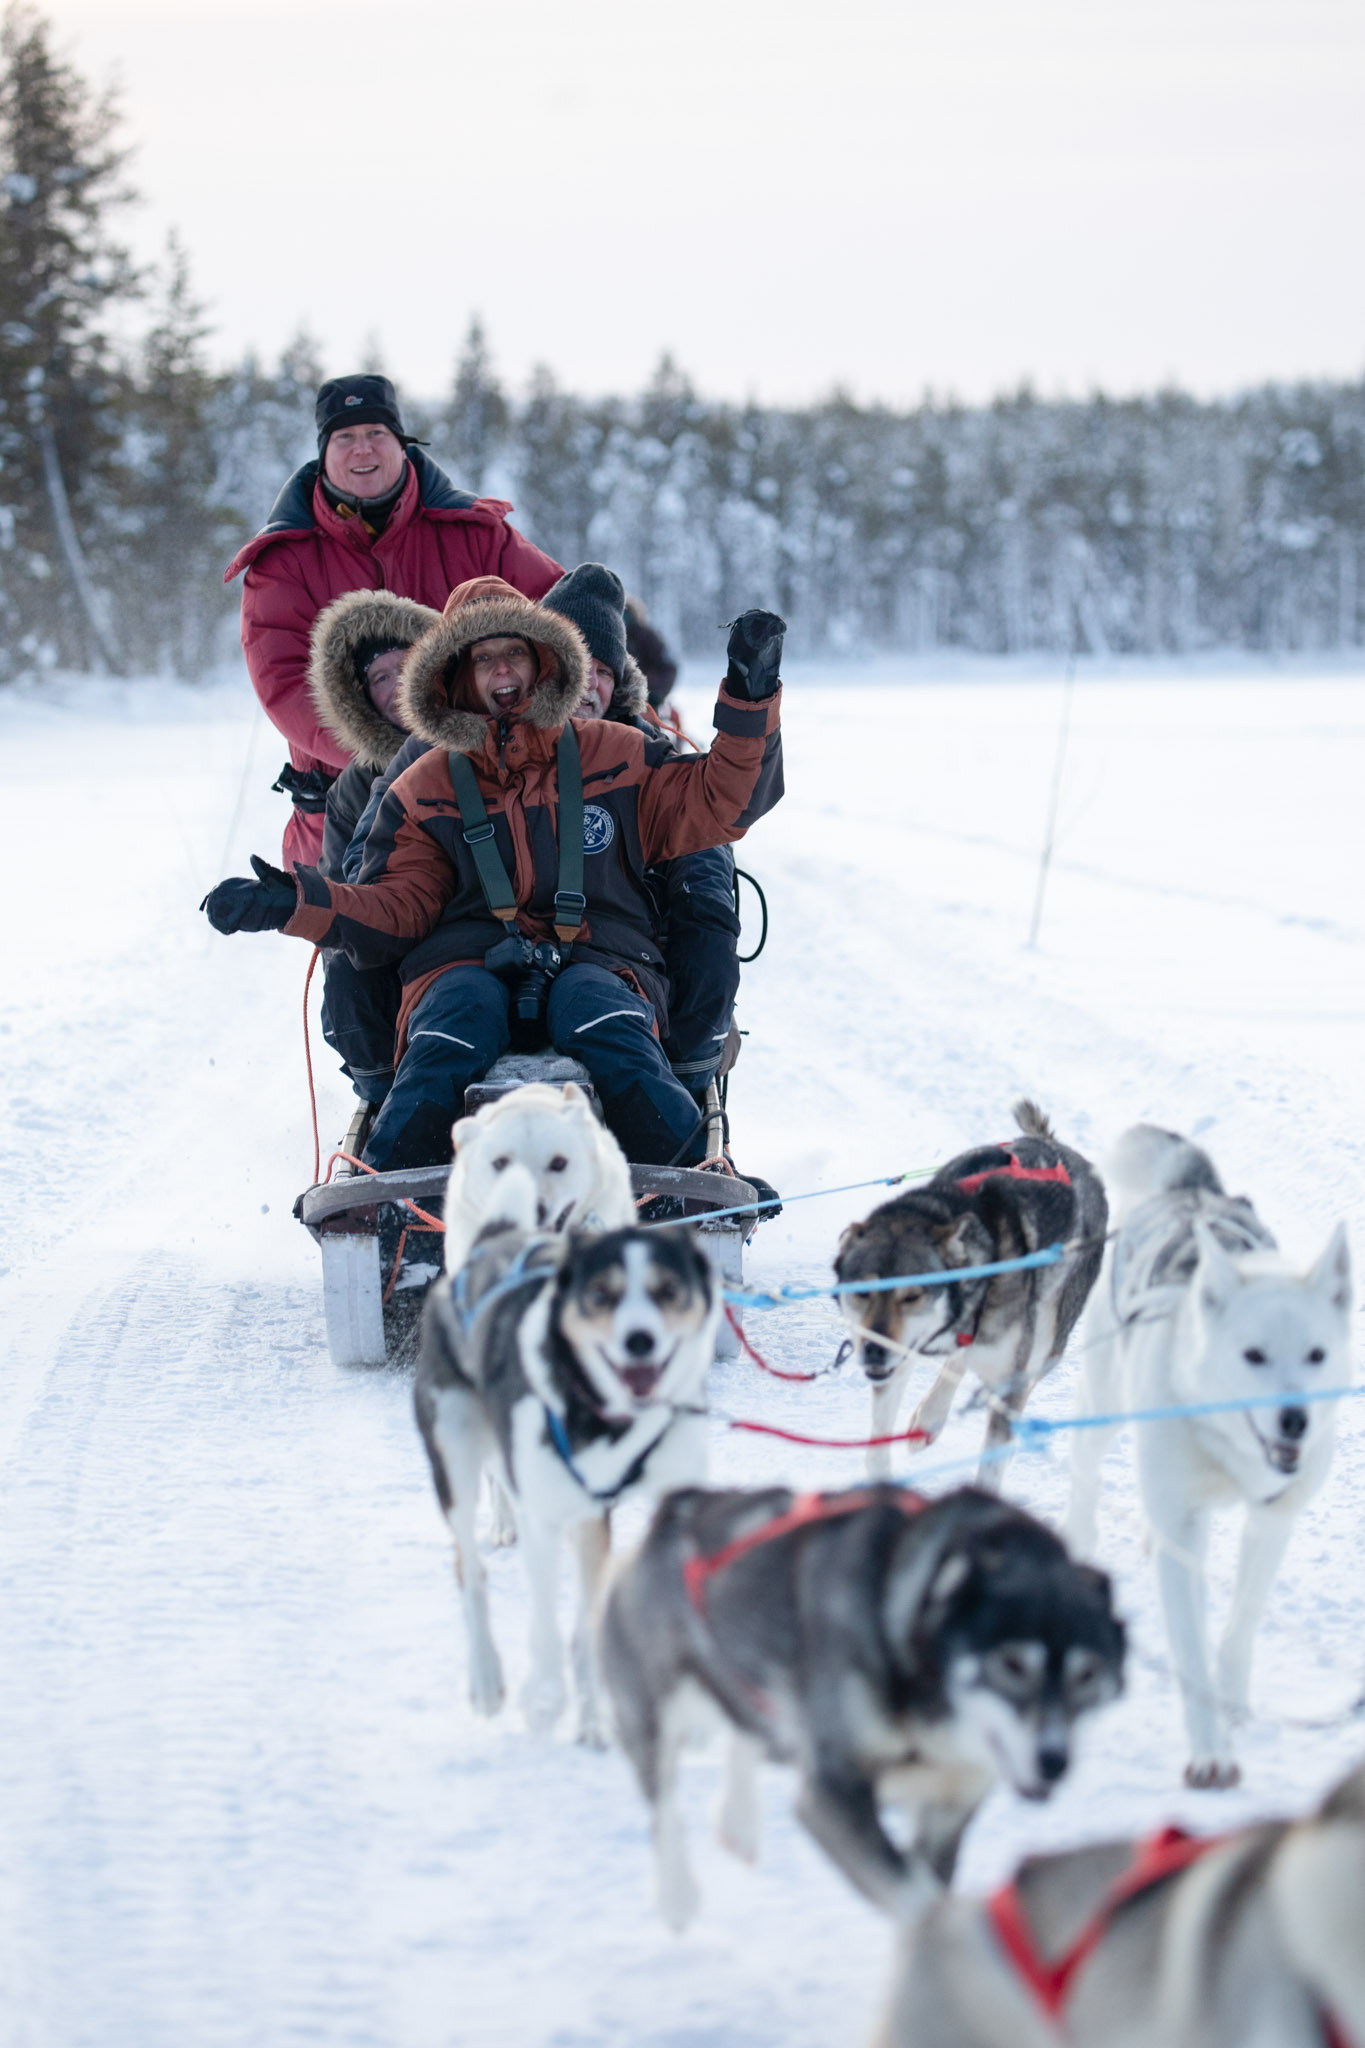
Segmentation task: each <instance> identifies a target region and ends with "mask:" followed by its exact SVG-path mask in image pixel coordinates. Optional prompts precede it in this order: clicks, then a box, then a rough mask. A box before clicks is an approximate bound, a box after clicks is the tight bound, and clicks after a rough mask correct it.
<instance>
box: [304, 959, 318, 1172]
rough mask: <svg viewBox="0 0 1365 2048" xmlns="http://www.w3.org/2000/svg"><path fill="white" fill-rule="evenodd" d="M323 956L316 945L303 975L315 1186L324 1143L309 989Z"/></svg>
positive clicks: (305, 1038) (306, 1059) (305, 1049)
mask: <svg viewBox="0 0 1365 2048" xmlns="http://www.w3.org/2000/svg"><path fill="white" fill-rule="evenodd" d="M321 958H322V948H321V946H314V948H313V957H312V959H311V960H310V961H309V962H308V972H307V974H305V975H304V977H303V1057H304V1060H305V1061H306V1063H307V1066H308V1107H309V1108H310V1109H311V1110H312V1112H313V1186H314V1187H316V1186H317V1184H318V1170H319V1167H320V1165H321V1161H322V1144H321V1141H320V1139H319V1138H318V1097H317V1090H316V1089H315V1088H314V1086H313V1048H312V1046H311V1044H310V1043H309V1039H308V989H309V984H310V983H311V982H312V979H313V969H314V968H315V967H316V966H317V964H318V962H319V960H321Z"/></svg>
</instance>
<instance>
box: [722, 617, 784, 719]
mask: <svg viewBox="0 0 1365 2048" xmlns="http://www.w3.org/2000/svg"><path fill="white" fill-rule="evenodd" d="M786 630H787V621H786V620H785V619H779V618H778V616H777V613H776V612H741V613H740V615H739V617H738V618H737V619H734V620H732V621H731V625H730V638H729V640H728V641H727V642H726V644H725V652H726V653H727V654H728V655H729V657H730V666H729V668H727V669H726V671H725V683H726V688H727V689H730V690H733V691H734V693H735V695H736V696H737V697H748V698H749V699H750V701H751V702H752V703H755V704H761V703H762V701H763V699H764V698H765V697H771V696H772V694H773V692H774V691H775V690H776V688H777V685H778V683H779V681H780V680H781V678H780V674H779V671H780V669H781V667H782V636H783V634H784V633H785V632H786Z"/></svg>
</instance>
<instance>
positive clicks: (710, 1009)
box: [663, 846, 739, 1097]
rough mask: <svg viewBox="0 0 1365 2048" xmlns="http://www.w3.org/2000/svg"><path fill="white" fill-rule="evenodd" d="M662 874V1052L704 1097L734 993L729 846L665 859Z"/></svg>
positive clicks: (735, 927)
mask: <svg viewBox="0 0 1365 2048" xmlns="http://www.w3.org/2000/svg"><path fill="white" fill-rule="evenodd" d="M663 872H664V873H665V875H666V877H667V880H666V885H665V886H666V894H665V902H666V908H667V925H666V928H665V933H664V957H665V959H666V960H667V963H668V981H669V989H670V994H669V1000H668V1036H667V1037H666V1038H665V1040H664V1051H665V1053H666V1054H667V1055H668V1058H669V1061H670V1063H671V1065H672V1067H673V1071H674V1073H675V1074H677V1075H678V1076H679V1078H680V1079H682V1080H683V1081H684V1082H685V1083H686V1085H687V1087H688V1088H689V1089H691V1090H692V1092H693V1094H695V1095H698V1096H703V1097H704V1096H705V1094H706V1084H707V1082H708V1081H709V1080H710V1079H711V1077H712V1075H713V1074H714V1073H715V1071H716V1068H717V1066H718V1065H719V1064H720V1056H721V1053H722V1052H723V1051H724V1049H725V1038H726V1033H727V1032H728V1031H729V1029H730V1021H731V1018H732V1017H733V1015H734V1009H735V996H736V995H737V993H738V991H739V918H738V917H737V916H736V914H735V861H734V855H733V854H732V853H731V851H730V849H729V847H728V846H708V847H704V848H703V849H702V851H701V852H700V853H687V854H683V855H682V856H681V857H680V858H679V859H677V860H673V861H670V862H669V863H668V866H667V868H666V869H665V870H664V871H663Z"/></svg>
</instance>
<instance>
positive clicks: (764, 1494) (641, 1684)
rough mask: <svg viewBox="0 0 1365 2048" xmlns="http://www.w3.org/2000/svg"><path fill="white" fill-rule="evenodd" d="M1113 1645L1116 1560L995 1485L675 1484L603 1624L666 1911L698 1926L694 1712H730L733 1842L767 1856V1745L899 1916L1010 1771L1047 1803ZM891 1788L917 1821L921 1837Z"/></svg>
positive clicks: (832, 1845)
mask: <svg viewBox="0 0 1365 2048" xmlns="http://www.w3.org/2000/svg"><path fill="white" fill-rule="evenodd" d="M1123 1653H1124V1633H1123V1625H1122V1623H1121V1622H1119V1621H1118V1620H1117V1619H1116V1618H1115V1615H1114V1612H1113V1607H1112V1604H1111V1601H1110V1593H1109V1581H1108V1580H1107V1579H1106V1578H1105V1577H1104V1575H1103V1573H1101V1572H1096V1571H1092V1570H1090V1569H1089V1568H1088V1567H1086V1566H1083V1565H1077V1564H1073V1563H1072V1561H1071V1559H1070V1558H1069V1557H1068V1555H1067V1553H1066V1550H1065V1549H1064V1547H1063V1545H1062V1543H1061V1542H1060V1540H1059V1539H1058V1538H1057V1537H1056V1536H1054V1535H1053V1534H1052V1532H1051V1531H1050V1530H1049V1529H1045V1528H1044V1527H1043V1525H1042V1524H1041V1523H1040V1522H1037V1521H1035V1520H1034V1519H1033V1518H1032V1517H1031V1516H1030V1515H1027V1514H1025V1513H1024V1512H1023V1511H1022V1509H1019V1508H1015V1507H1012V1506H1009V1505H1007V1504H1006V1503H1004V1502H1002V1501H1000V1500H998V1499H996V1498H995V1497H994V1496H993V1495H991V1494H986V1493H982V1492H980V1491H977V1490H975V1489H972V1488H962V1489H960V1490H959V1491H957V1492H955V1493H951V1494H948V1495H946V1496H945V1497H944V1498H942V1499H940V1500H935V1501H926V1500H924V1499H923V1498H922V1497H921V1496H919V1495H917V1494H914V1493H910V1492H907V1491H905V1490H904V1489H902V1488H900V1487H895V1486H875V1487H870V1488H868V1489H867V1490H865V1491H863V1492H854V1493H832V1494H808V1495H797V1494H793V1493H791V1492H789V1491H788V1490H787V1489H785V1488H781V1487H777V1488H767V1489H764V1490H763V1491H761V1492H739V1491H734V1492H711V1491H703V1490H702V1489H699V1488H690V1489H687V1490H685V1491H682V1492H679V1493H675V1494H673V1495H671V1496H670V1498H669V1499H667V1500H666V1501H664V1503H663V1505H662V1506H661V1507H660V1509H659V1511H658V1513H657V1514H656V1516H655V1518H654V1522H653V1525H652V1527H651V1528H650V1531H649V1533H648V1535H647V1536H646V1538H645V1541H644V1543H643V1545H642V1546H641V1548H640V1550H639V1551H638V1552H637V1554H636V1555H635V1557H634V1558H632V1559H631V1560H630V1561H629V1562H628V1563H627V1564H626V1565H625V1566H624V1567H623V1568H622V1569H621V1571H620V1572H619V1574H618V1576H617V1578H616V1580H615V1583H614V1584H613V1586H612V1588H611V1590H610V1592H609V1594H608V1597H607V1604H606V1609H605V1612H604V1615H603V1622H602V1660H603V1671H604V1675H605V1677H606V1681H607V1685H608V1688H609V1691H610V1694H611V1700H612V1706H613V1711H614V1715H615V1721H616V1728H617V1733H618V1735H619V1736H620V1739H621V1743H622V1745H623V1747H624V1748H625V1750H626V1753H627V1755H628V1756H629V1757H630V1759H631V1762H632V1763H633V1764H634V1766H635V1770H636V1773H637V1775H638V1778H639V1781H640V1787H641V1790H642V1791H643V1793H644V1795H645V1798H646V1800H647V1801H648V1802H649V1806H650V1810H651V1816H652V1820H653V1836H654V1851H655V1875H656V1885H657V1897H658V1904H659V1908H660V1911H661V1912H662V1914H663V1916H664V1918H665V1920H667V1921H668V1923H669V1925H670V1926H672V1927H675V1928H682V1927H684V1926H685V1925H686V1924H687V1922H688V1920H689V1919H690V1918H691V1917H692V1914H693V1913H694V1911H695V1910H696V1906H697V1903H698V1899H697V1889H696V1885H695V1882H694V1880H693V1877H692V1874H691V1870H690V1868H689V1865H688V1860H687V1854H686V1845H685V1842H684V1838H683V1831H682V1822H681V1818H680V1816H679V1812H678V1807H677V1798H676V1781H677V1770H678V1754H679V1749H680V1747H681V1745H682V1744H683V1743H684V1741H685V1740H686V1738H687V1735H688V1733H689V1730H690V1726H691V1724H692V1723H693V1722H694V1720H695V1718H696V1712H697V1709H698V1707H699V1706H700V1707H702V1708H703V1709H705V1708H706V1707H707V1706H708V1704H709V1706H710V1708H712V1709H719V1711H720V1713H721V1715H722V1716H723V1717H724V1718H725V1719H726V1720H727V1721H728V1722H729V1724H730V1730H731V1743H730V1756H729V1765H728V1772H727V1784H726V1791H725V1795H724V1799H723V1802H722V1808H721V1838H722V1840H723V1841H724V1842H725V1843H726V1844H727V1846H728V1847H730V1848H732V1849H733V1850H734V1851H735V1852H736V1853H737V1854H738V1855H740V1856H743V1857H744V1858H746V1859H747V1860H752V1859H753V1858H754V1857H755V1856H756V1855H757V1852H758V1809H757V1794H756V1785H755V1770H756V1765H757V1763H758V1760H759V1759H760V1757H763V1756H766V1757H768V1758H770V1759H771V1760H772V1761H774V1762H777V1763H787V1764H795V1765H796V1766H797V1768H798V1770H799V1772H800V1777H801V1788H800V1798H799V1805H798V1812H799V1814H800V1817H801V1819H802V1820H803V1821H804V1823H805V1825H806V1827H807V1828H809V1830H810V1832H811V1833H812V1834H813V1835H814V1836H815V1838H816V1840H817V1841H818V1842H819V1843H820V1845H821V1847H822V1848H823V1849H824V1850H825V1851H826V1853H827V1854H828V1855H829V1856H830V1857H832V1858H833V1860H834V1862H835V1863H837V1864H838V1866H839V1868H840V1869H841V1870H842V1871H843V1872H844V1875H845V1876H846V1877H847V1878H848V1879H849V1880H850V1882H851V1883H853V1884H854V1885H856V1886H857V1888H858V1890H859V1891H861V1892H863V1893H864V1894H865V1895H866V1897H868V1898H869V1899H871V1900H872V1901H873V1903H874V1904H875V1905H878V1906H880V1907H882V1908H883V1909H884V1910H885V1911H887V1912H889V1913H893V1914H897V1915H903V1914H910V1913H913V1912H915V1911H917V1910H918V1909H920V1908H921V1907H922V1906H923V1905H924V1904H926V1903H927V1901H928V1900H930V1899H931V1898H933V1897H935V1896H937V1893H938V1891H939V1889H940V1887H941V1886H942V1885H943V1884H946V1883H947V1882H948V1880H949V1879H950V1878H951V1876H952V1871H953V1866H954V1863H955V1861H956V1857H957V1848H958V1842H959V1840H960V1838H961V1835H962V1832H963V1829H964V1828H965V1827H966V1825H967V1823H968V1821H969V1820H970V1819H971V1817H972V1815H973V1813H975V1811H976V1809H977V1807H978V1806H979V1805H980V1803H981V1801H982V1800H983V1799H984V1798H985V1796H986V1794H987V1792H988V1791H989V1790H990V1789H991V1787H992V1785H994V1784H995V1783H996V1781H997V1780H998V1779H999V1778H1001V1777H1003V1778H1005V1779H1006V1780H1007V1781H1008V1782H1009V1783H1010V1784H1011V1785H1012V1786H1013V1787H1014V1788H1015V1790H1016V1791H1018V1792H1020V1793H1022V1794H1023V1795H1024V1797H1025V1798H1029V1799H1045V1798H1046V1797H1047V1795H1048V1794H1049V1792H1050V1791H1051V1790H1052V1788H1053V1786H1054V1785H1055V1784H1056V1783H1057V1781H1058V1779H1059V1778H1060V1777H1061V1776H1062V1775H1063V1773H1064V1772H1065V1770H1066V1768H1067V1765H1068V1762H1069V1760H1070V1755H1071V1742H1072V1730H1073V1724H1074V1722H1075V1720H1076V1718H1077V1716H1078V1715H1080V1714H1083V1713H1085V1712H1087V1711H1088V1710H1089V1709H1090V1708H1092V1707H1097V1706H1099V1705H1100V1704H1101V1703H1102V1702H1103V1701H1105V1700H1108V1699H1112V1698H1113V1697H1114V1696H1115V1695H1116V1694H1117V1692H1118V1691H1119V1688H1120V1684H1121V1679H1122V1669H1123ZM879 1803H886V1804H890V1805H892V1806H898V1807H900V1808H901V1809H902V1810H903V1812H904V1813H905V1815H906V1820H907V1825H908V1829H909V1835H910V1842H909V1847H908V1848H906V1849H901V1848H899V1847H898V1846H897V1844H896V1843H895V1842H894V1841H893V1840H892V1839H891V1837H890V1835H889V1834H888V1833H887V1831H886V1829H885V1827H884V1826H883V1824H882V1820H881V1816H880V1814H879V1811H878V1807H879Z"/></svg>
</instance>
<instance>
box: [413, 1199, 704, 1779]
mask: <svg viewBox="0 0 1365 2048" xmlns="http://www.w3.org/2000/svg"><path fill="white" fill-rule="evenodd" d="M535 1221H536V1192H535V1187H534V1184H533V1182H532V1180H531V1176H530V1175H529V1173H527V1171H526V1170H525V1168H524V1167H522V1166H519V1165H516V1164H513V1165H510V1166H509V1167H508V1168H507V1169H506V1171H505V1172H504V1173H503V1174H502V1175H501V1176H500V1181H499V1187H498V1192H497V1196H496V1198H495V1202H494V1204H493V1205H492V1207H491V1209H490V1212H489V1214H488V1216H487V1218H486V1220H485V1223H484V1228H483V1230H482V1232H481V1234H480V1236H479V1237H478V1239H477V1240H476V1242H475V1244H474V1247H473V1249H472V1251H471V1253H470V1256H469V1259H468V1261H467V1263H466V1264H465V1265H464V1266H463V1267H462V1268H461V1269H460V1271H459V1272H457V1273H455V1274H453V1275H450V1276H447V1277H445V1278H443V1279H441V1280H440V1281H438V1282H437V1284H436V1285H435V1286H434V1287H433V1288H432V1290H431V1292H430V1294H429V1295H428V1297H427V1302H426V1307H425V1310H424V1313H423V1325H422V1347H421V1354H420V1358H419V1361H418V1367H417V1380H416V1386H415V1389H414V1401H415V1405H416V1410H417V1423H418V1427H419V1428H420V1430H421V1432H422V1439H423V1442H424V1443H425V1444H426V1448H427V1455H428V1457H429V1458H430V1460H431V1470H432V1477H433V1479H434V1480H435V1484H436V1493H437V1497H438V1499H439V1500H440V1503H441V1508H442V1510H443V1512H444V1514H445V1517H446V1520H447V1521H448V1523H449V1524H450V1529H451V1533H452V1534H453V1536H454V1538H455V1569H456V1577H457V1579H458V1581H459V1584H460V1589H461V1595H462V1600H463V1605H464V1615H465V1624H466V1628H467V1631H468V1637H469V1693H470V1700H471V1702H472V1704H473V1706H474V1708H475V1710H476V1712H478V1713H481V1714H495V1713H497V1712H498V1710H499V1708H500V1707H501V1705H502V1700H503V1678H502V1666H501V1662H500V1660H499V1657H498V1652H497V1648H496V1646H495V1644H494V1641H493V1634H492V1629H491V1627H490V1623H489V1615H488V1591H487V1582H486V1578H485V1574H484V1568H483V1563H482V1560H481V1558H480V1556H479V1549H478V1544H477V1541H476V1538H475V1510H476V1507H477V1503H478V1498H479V1481H480V1477H481V1474H482V1473H483V1471H484V1469H485V1467H487V1468H488V1469H489V1470H490V1471H491V1472H492V1474H493V1476H494V1477H495V1479H496V1480H497V1481H498V1482H499V1484H500V1485H501V1487H502V1488H503V1489H504V1491H505V1493H506V1495H507V1497H508V1498H509V1499H510V1501H511V1503H512V1506H513V1512H514V1514H515V1517H516V1525H517V1535H518V1538H519V1545H518V1547H519V1549H520V1553H521V1556H522V1558H523V1559H524V1561H525V1567H526V1575H527V1584H528V1589H529V1593H530V1605H531V1670H530V1675H529V1677H528V1679H527V1682H526V1687H525V1690H524V1692H523V1695H522V1705H523V1708H524V1710H525V1714H526V1719H527V1723H528V1725H529V1726H530V1727H531V1729H532V1730H533V1731H535V1732H539V1733H548V1731H549V1730H550V1729H551V1728H553V1726H554V1724H555V1722H556V1721H557V1720H558V1719H559V1716H560V1714H561V1712H562V1711H563V1708H564V1703H565V1686H564V1671H563V1662H564V1660H563V1650H562V1645H561V1642H560V1636H559V1625H558V1620H557V1618H556V1601H555V1592H556V1585H557V1581H558V1576H559V1545H560V1541H561V1538H562V1537H564V1536H566V1535H568V1536H572V1539H573V1542H574V1545H575V1547H576V1550H577V1557H578V1569H579V1587H580V1602H579V1611H578V1620H577V1624H576V1627H575V1630H574V1637H573V1665H574V1677H575V1684H576V1689H577V1694H578V1731H577V1732H578V1740H579V1741H580V1742H583V1743H586V1744H588V1745H589V1746H591V1747H598V1746H600V1745H601V1743H602V1741H603V1733H602V1718H601V1708H600V1703H599V1696H598V1683H597V1661H596V1649H595V1643H594V1637H593V1626H592V1623H593V1614H594V1609H595V1605H596V1599H597V1593H598V1588H599V1584H600V1581H601V1576H602V1572H603V1569H604V1567H605V1564H606V1560H607V1554H608V1550H609V1548H610V1541H611V1538H610V1521H609V1518H610V1515H611V1511H612V1509H613V1508H614V1507H616V1506H617V1505H618V1504H619V1503H621V1502H622V1501H625V1500H629V1499H632V1498H634V1497H636V1496H638V1495H640V1494H644V1495H647V1496H650V1497H652V1498H656V1499H657V1498H658V1497H660V1496H661V1495H663V1494H664V1493H666V1492H668V1491H669V1489H670V1488H672V1487H676V1486H684V1485H694V1484H696V1483H698V1482H699V1481H700V1480H702V1479H703V1478H704V1477H705V1469H706V1411H705V1401H706V1376H707V1372H708V1370H709V1368H710V1365H711V1361H712V1358H713V1356H714V1354H715V1344H716V1324H717V1321H718V1319H719V1316H720V1306H721V1304H720V1294H719V1290H718V1288H717V1286H716V1283H715V1280H714V1278H713V1274H712V1268H711V1263H710V1261H709V1259H708V1258H707V1257H706V1254H705V1253H704V1252H703V1251H702V1250H701V1249H700V1248H699V1247H698V1245H697V1243H696V1240H695V1237H694V1235H693V1233H692V1232H691V1231H690V1230H688V1229H686V1228H673V1227H664V1228H658V1227H654V1228H648V1229H642V1228H639V1227H633V1228H630V1229H627V1230H610V1231H605V1232H602V1233H600V1234H590V1233H588V1232H573V1233H571V1234H570V1235H568V1236H567V1237H558V1236H555V1235H553V1234H551V1233H548V1232H543V1231H537V1230H536V1228H535Z"/></svg>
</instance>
